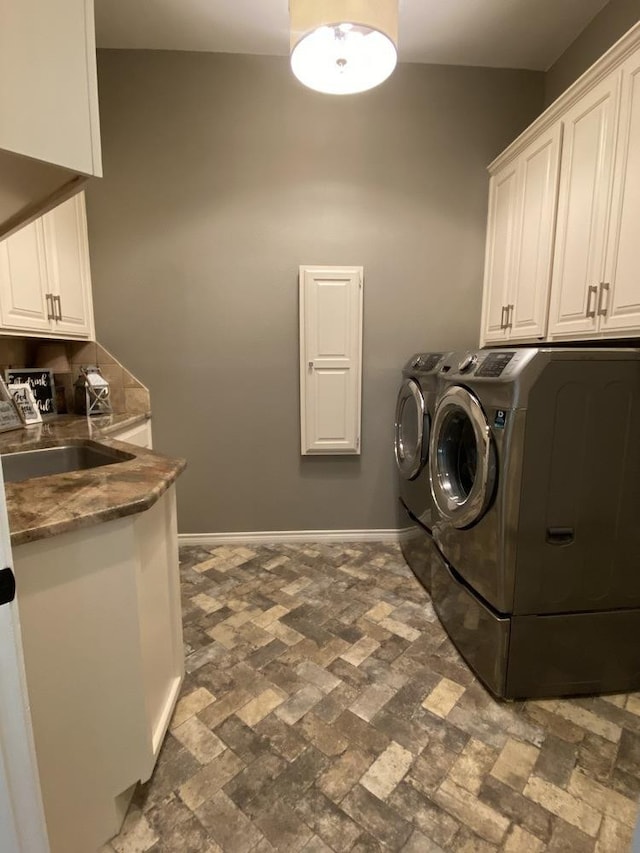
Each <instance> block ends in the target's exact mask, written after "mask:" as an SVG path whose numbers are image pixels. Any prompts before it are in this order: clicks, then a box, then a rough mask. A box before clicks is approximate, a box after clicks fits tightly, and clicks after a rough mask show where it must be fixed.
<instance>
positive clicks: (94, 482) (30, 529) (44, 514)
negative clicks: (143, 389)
mask: <svg viewBox="0 0 640 853" xmlns="http://www.w3.org/2000/svg"><path fill="white" fill-rule="evenodd" d="M147 417H148V415H145V414H142V415H131V416H129V417H127V416H109V417H108V419H101V420H102V424H101V425H99V424H98V422H97V419H95V420H94V419H92V421H91V422H90V423H87V420H88V419H87V418H77V419H70V418H65V419H60V421H59V422H48V423H47V424H46V425H43V426H44V427H45V429H44V430H40V431H39V433H38V435H37V436H36V435H33V434H31V435H29V434H27V435H24V434H16V432H13V433H5V434H4V435H1V436H0V452H5V453H6V452H11V451H14V452H15V451H19V450H31V449H36V448H38V447H51V446H55V445H62V444H66V443H69V442H74V443H75V442H78V441H89V442H91V443H93V442H97V443H98V444H102V445H104V446H106V447H112V448H114V449H116V450H120V451H126V452H128V453H130V454H132V455H133V457H134V458H133V459H131V460H127V461H123V462H118V463H116V464H114V465H105V466H101V467H98V468H92V469H89V470H84V471H74V472H70V473H66V474H56V475H51V476H46V477H36V478H33V479H31V480H24V481H22V482H19V483H5V493H6V499H7V510H8V514H9V529H10V533H11V544H12V546H13V547H16V546H19V545H25V544H27V543H29V542H36V541H38V540H41V539H48V538H51V537H54V536H59V535H60V534H63V533H68V532H70V531H73V530H80V529H85V528H88V527H92V526H93V525H97V524H101V523H105V522H108V521H113V520H116V519H118V518H125V517H127V516H132V515H136V514H139V513H141V512H145V511H146V510H148V509H149V508H150V507H152V506H153V505H154V504H155V503H156V502H157V501H158V500H159V499H160V497H161V496H162V495H163V494H164V492H166V491H167V489H168V488H169V487H170V486H171V485H172V484H173V483H174V482H175V480H176V479H177V478H178V477H179V475H180V474H181V473H182V471H184V469H185V467H186V464H187V463H186V461H185V460H184V459H181V458H172V457H168V456H164V455H163V454H159V453H156V452H155V451H152V450H147V449H145V448H141V447H137V446H135V445H131V444H128V443H125V442H122V441H120V440H118V439H117V438H116V437H115V436H113V432H117V431H118V430H123V429H126V428H128V427H132V426H135V424H136V423H139V422H143V421H144V420H145V419H146V418H147ZM74 421H75V424H74ZM24 432H25V433H26V432H27V431H26V430H25V431H24Z"/></svg>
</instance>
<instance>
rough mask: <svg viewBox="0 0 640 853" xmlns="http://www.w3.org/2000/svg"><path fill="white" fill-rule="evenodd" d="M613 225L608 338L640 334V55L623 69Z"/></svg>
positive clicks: (604, 323)
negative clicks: (626, 334) (609, 336)
mask: <svg viewBox="0 0 640 853" xmlns="http://www.w3.org/2000/svg"><path fill="white" fill-rule="evenodd" d="M616 167H617V173H616V179H615V183H614V187H613V200H612V205H611V222H610V225H609V239H608V245H607V254H606V260H605V270H604V281H603V283H602V286H601V291H600V293H599V299H598V308H597V312H598V318H599V322H600V329H601V330H603V331H604V332H605V333H622V332H635V333H636V334H638V332H639V330H640V51H638V52H637V53H635V54H634V55H633V56H631V57H630V58H629V59H628V60H627V62H625V64H624V65H623V66H622V96H621V103H620V123H619V131H618V146H617V152H616Z"/></svg>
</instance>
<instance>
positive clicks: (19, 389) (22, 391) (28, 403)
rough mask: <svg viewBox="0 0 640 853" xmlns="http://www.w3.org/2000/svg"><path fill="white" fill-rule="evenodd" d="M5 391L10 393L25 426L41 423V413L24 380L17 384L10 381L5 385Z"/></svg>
mask: <svg viewBox="0 0 640 853" xmlns="http://www.w3.org/2000/svg"><path fill="white" fill-rule="evenodd" d="M7 391H8V392H9V394H11V398H12V400H13V402H14V404H15V407H16V409H17V410H18V413H19V415H20V417H21V418H22V420H23V421H24V423H25V425H26V426H29V425H30V424H41V423H42V415H41V414H40V409H39V408H38V406H37V404H36V399H35V397H34V396H33V391H32V390H31V386H30V385H27V384H26V382H23V383H21V384H19V385H18V384H14V383H12V384H11V385H9V386H7Z"/></svg>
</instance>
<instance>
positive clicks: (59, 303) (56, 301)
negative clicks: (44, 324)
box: [53, 296, 62, 320]
mask: <svg viewBox="0 0 640 853" xmlns="http://www.w3.org/2000/svg"><path fill="white" fill-rule="evenodd" d="M53 302H54V304H55V305H57V306H58V310H57V312H56V316H55V319H56V320H62V301H61V299H60V297H59V296H54V297H53Z"/></svg>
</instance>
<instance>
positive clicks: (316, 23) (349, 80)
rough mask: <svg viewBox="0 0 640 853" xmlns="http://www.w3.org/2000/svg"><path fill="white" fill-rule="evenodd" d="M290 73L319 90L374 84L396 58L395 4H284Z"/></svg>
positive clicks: (363, 0) (343, 91)
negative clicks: (288, 31) (288, 18)
mask: <svg viewBox="0 0 640 853" xmlns="http://www.w3.org/2000/svg"><path fill="white" fill-rule="evenodd" d="M289 17H290V23H291V69H292V71H293V73H294V74H295V76H296V77H297V78H298V80H300V82H301V83H304V85H305V86H308V87H309V88H310V89H315V90H316V91H318V92H325V93H326V94H328V95H353V94H355V93H356V92H365V91H366V90H367V89H373V88H374V86H379V85H380V83H382V82H384V81H385V80H386V79H387V77H389V76H390V74H391V73H392V71H393V69H394V68H395V67H396V62H397V60H398V54H397V49H396V46H397V43H398V0H289Z"/></svg>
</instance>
